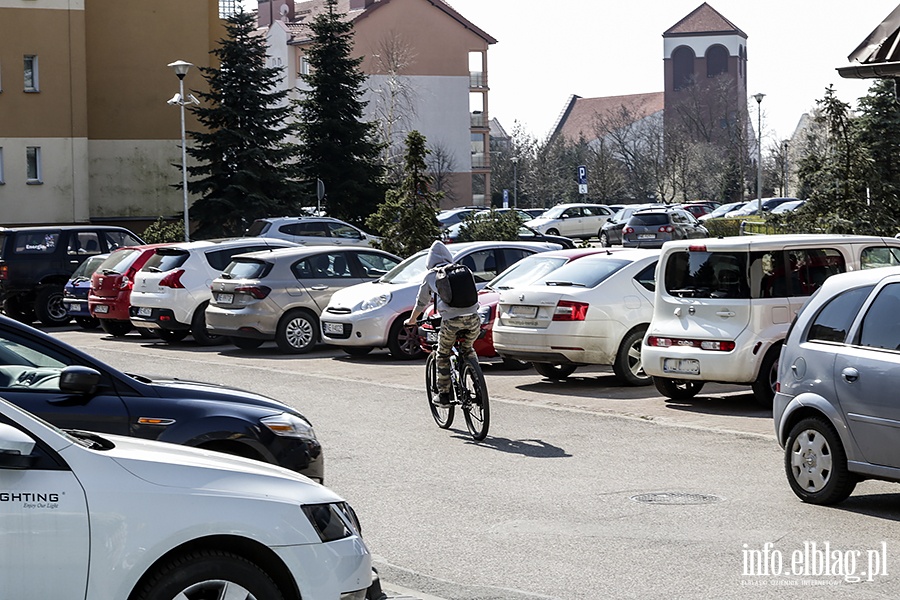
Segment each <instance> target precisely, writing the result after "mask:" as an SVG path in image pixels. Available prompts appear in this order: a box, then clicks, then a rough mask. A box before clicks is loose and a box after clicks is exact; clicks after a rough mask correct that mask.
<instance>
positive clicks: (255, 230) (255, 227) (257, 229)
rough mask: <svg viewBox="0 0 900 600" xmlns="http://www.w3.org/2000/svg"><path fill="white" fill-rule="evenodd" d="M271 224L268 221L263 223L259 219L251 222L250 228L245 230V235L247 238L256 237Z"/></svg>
mask: <svg viewBox="0 0 900 600" xmlns="http://www.w3.org/2000/svg"><path fill="white" fill-rule="evenodd" d="M271 225H272V224H271V223H270V222H269V221H264V220H262V219H259V220H257V221H253V223H252V224H251V225H250V228H249V229H247V233H246V235H247V236H248V237H258V236H260V235H262V234H264V233H265V232H266V231H267V230H268V229H269V227H270V226H271Z"/></svg>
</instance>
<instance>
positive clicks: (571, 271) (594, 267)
mask: <svg viewBox="0 0 900 600" xmlns="http://www.w3.org/2000/svg"><path fill="white" fill-rule="evenodd" d="M629 264H631V261H627V260H623V259H618V258H609V257H606V256H603V257H598V258H591V257H587V258H582V259H581V260H576V261H574V262H570V263H568V264H565V265H563V266H561V267H560V268H558V269H556V270H555V271H553V272H552V273H549V274H547V275H545V276H544V277H541V278H540V279H538V280H537V281H535V284H538V285H539V284H544V285H554V286H572V287H584V288H592V287H596V286H598V285H600V283H601V282H603V280H605V279H606V278H608V277H609V276H610V275H612V274H613V273H615V272H616V271H618V270H619V269H622V268H623V267H625V266H626V265H629Z"/></svg>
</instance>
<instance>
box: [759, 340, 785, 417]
mask: <svg viewBox="0 0 900 600" xmlns="http://www.w3.org/2000/svg"><path fill="white" fill-rule="evenodd" d="M780 356H781V343H778V344H775V345H774V346H772V347H771V348H769V351H768V352H766V356H765V358H763V361H762V364H761V365H760V366H759V375H757V376H756V381H754V382H753V386H752V387H753V399H754V400H756V402H757V404H759V405H760V406H762V407H763V408H772V401H773V400H774V399H775V385H776V383H777V382H778V359H779V357H780Z"/></svg>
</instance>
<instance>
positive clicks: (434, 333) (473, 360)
mask: <svg viewBox="0 0 900 600" xmlns="http://www.w3.org/2000/svg"><path fill="white" fill-rule="evenodd" d="M427 321H428V322H429V323H431V326H432V327H433V329H431V330H424V332H423V334H422V338H423V339H424V342H423V346H424V349H425V350H426V351H428V352H429V354H428V358H427V359H426V360H425V389H426V391H427V394H428V406H429V407H430V408H431V416H432V417H434V422H435V423H437V426H438V427H440V428H441V429H449V428H450V425H452V424H453V416H454V412H455V409H456V407H457V406H459V407H460V408H461V409H462V411H463V415H464V416H465V419H466V427H467V428H468V430H469V433H470V434H471V435H472V437H473V438H474V439H475V440H476V441H481V440H483V439H484V438H485V437H487V433H488V427H489V426H490V423H491V406H490V401H489V399H488V390H487V384H486V383H485V381H484V373H482V372H481V365H479V364H478V358H477V357H476V356H474V354H473V355H470V356H464V357H460V354H459V340H457V341H456V343H455V344H453V347H452V348H451V354H450V397H451V398H450V405H449V406H446V407H444V406H439V405H436V404H434V402H433V401H434V400H435V399H436V398H437V396H438V393H439V392H438V387H437V379H438V378H437V343H438V334H439V332H440V323H441V320H440V317H432V318H429V319H427ZM424 322H425V321H424V320H420V321H419V324H420V325H421V324H422V323H424Z"/></svg>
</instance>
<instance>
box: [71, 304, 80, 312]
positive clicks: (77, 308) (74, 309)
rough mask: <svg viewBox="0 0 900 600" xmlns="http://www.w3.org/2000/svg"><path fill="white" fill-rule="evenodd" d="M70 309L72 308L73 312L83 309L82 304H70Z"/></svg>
mask: <svg viewBox="0 0 900 600" xmlns="http://www.w3.org/2000/svg"><path fill="white" fill-rule="evenodd" d="M68 310H70V311H72V312H77V311H79V310H81V305H80V304H70V305H69V308H68Z"/></svg>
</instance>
